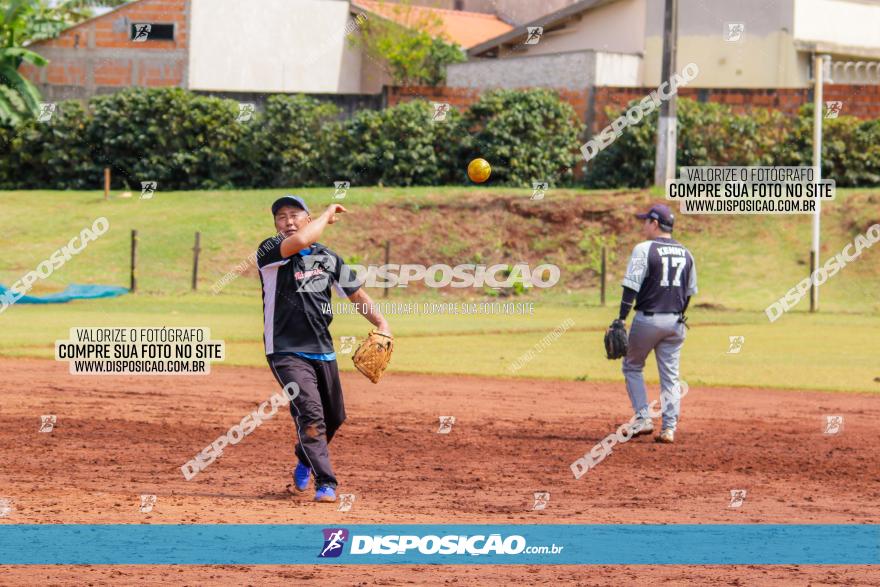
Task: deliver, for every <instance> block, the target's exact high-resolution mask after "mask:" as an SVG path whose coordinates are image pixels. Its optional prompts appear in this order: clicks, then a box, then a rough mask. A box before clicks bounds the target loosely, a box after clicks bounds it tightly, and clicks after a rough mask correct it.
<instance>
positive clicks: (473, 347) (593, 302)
mask: <svg viewBox="0 0 880 587" xmlns="http://www.w3.org/2000/svg"><path fill="white" fill-rule="evenodd" d="M281 193H283V191H282V190H260V191H250V192H245V193H241V192H234V193H233V192H178V193H159V192H157V194H156V197H155V198H154V199H152V200H139V199H137V197H135V198H132V199H118V198H115V199H112V200H111V201H109V202H104V201H103V199H102V196H101V194H99V193H97V192H88V193H83V192H0V234H2V235H3V236H2V242H3V255H2V258H0V283H2V284H4V285H7V286H9V285H10V284H11V283H12V282H14V281H15V280H17V279H19V278H20V277H21V276H22V275H23V274H25V273H26V272H27V271H29V270H31V269H33V268H34V267H35V266H36V265H37V264H38V263H39V262H40V261H42V260H43V259H45V258H47V257H48V256H49V255H50V254H51V253H52V252H53V251H54V250H55V249H57V248H58V247H59V246H61V245H62V244H64V243H66V242H67V241H68V240H69V239H70V238H71V236H73V235H74V234H76V233H78V232H79V230H81V229H82V228H83V227H85V226H88V225H90V224H91V222H92V221H93V220H94V219H95V218H97V217H99V216H106V217H107V218H108V219H109V220H110V225H111V229H110V231H109V232H108V233H107V234H106V235H105V236H103V237H101V238H100V239H99V240H98V241H97V242H95V243H92V244H90V245H89V246H88V247H87V248H86V249H85V250H84V251H83V252H82V253H81V254H80V255H79V256H77V257H75V258H74V259H72V260H71V261H70V262H69V263H67V264H66V265H65V266H64V267H62V268H61V269H60V270H58V271H56V272H55V273H54V274H53V275H52V276H51V277H50V279H48V280H47V281H46V282H43V283H39V284H38V286H37V287H35V288H34V290H33V292H32V293H35V294H38V293H45V292H49V291H58V290H60V289H62V288H63V287H64V286H65V285H66V284H68V283H102V284H112V285H127V284H128V256H129V249H128V246H129V245H128V242H129V232H130V230H131V229H132V228H137V229H138V231H139V233H140V250H139V257H140V269H139V284H140V288H139V289H140V291H139V293H137V294H135V295H128V296H123V297H121V298H116V299H112V300H97V301H79V302H73V303H70V304H59V305H45V306H35V305H17V306H15V307H12V308H10V309H9V310H7V311H6V312H4V313H3V314H0V325H2V328H0V355H3V356H10V357H17V356H33V357H45V358H50V357H52V356H53V348H54V346H53V343H54V341H55V340H57V339H63V338H67V335H68V329H69V328H70V327H75V326H138V325H141V326H163V325H168V326H172V325H176V326H207V327H210V328H211V329H212V337H213V338H215V339H217V338H219V339H223V340H225V341H226V346H227V356H228V358H227V361H225V364H229V365H263V364H264V361H265V359H264V357H263V355H262V353H261V344H262V322H261V311H260V300H259V284H258V281H257V280H256V277H255V275H254V274H245V275H243V276H241V277H239V278H237V279H236V280H235V281H234V282H233V283H231V284H230V285H229V286H228V287H226V288H225V289H223V291H221V292H220V293H219V294H218V295H213V294H212V293H211V291H210V288H211V285H212V284H213V283H215V282H216V281H217V280H218V279H220V278H221V277H222V276H223V275H224V274H225V273H226V272H228V271H231V270H233V269H234V268H235V266H236V265H237V264H238V263H240V262H241V261H242V260H244V259H245V258H246V257H247V255H248V254H250V252H251V251H253V250H254V248H255V247H256V245H257V244H258V243H259V242H260V240H262V239H263V238H265V237H267V236H269V235H271V233H272V225H271V219H270V218H269V215H268V214H267V212H266V210H267V209H268V206H269V204H270V203H271V201H272V200H273V199H274V198H276V197H277V196H278V195H280V194H281ZM296 193H300V194H303V195H304V196H305V197H306V198H307V200H308V201H309V202H310V204H311V205H312V207H313V208H319V206H322V205H323V204H326V203H329V202H330V197H331V195H332V190H326V189H322V190H317V189H311V190H297V192H296ZM864 193H865V192H864V190H862V191H860V192H853V191H842V192H841V193H839V194H838V200H837V201H835V202H834V203H833V204H831V205H828V206H827V214H826V216H825V217H823V223H824V224H823V238H824V239H825V240H824V243H825V247H823V252H825V254H826V255H827V254H833V253H835V252H837V251H839V250H840V249H841V248H842V247H843V245H844V244H846V243H847V242H849V241H851V240H852V235H853V232H852V229H851V227H849V226H848V224H847V222H848V221H849V220H850V219H851V218H852V217H854V216H858V215H859V214H862V216H864V214H863V212H862V211H861V209H860V200H859V198H861V197H862V196H863V194H864ZM475 194H477V195H479V196H484V197H491V196H493V195H506V196H510V195H512V194H513V195H522V196H523V198H524V199H526V200H527V199H528V196H529V192H527V191H525V190H508V189H491V190H490V189H464V188H415V189H403V188H387V189H380V188H372V189H353V190H351V191H350V192H349V194H348V196H347V198H346V200H345V205H346V206H348V207H350V208H351V209H352V215H351V216H349V217H347V218H346V219H345V222H344V223H343V224H340V225H338V226H342V227H345V228H346V229H348V230H347V232H345V233H342V232H341V229H339V234H335V233H334V232H332V231H333V230H336V229H337V227H331V229H330V230H329V231H328V235H327V236H328V238H327V239H322V240H324V241H325V242H327V243H328V244H329V245H330V246H331V247H334V248H336V247H338V250H339V251H340V253H342V254H343V255H344V256H347V255H346V252H347V251H348V249H347V247H346V246H345V245H349V246H353V245H350V243H352V242H355V241H357V242H376V241H377V240H379V239H381V238H383V237H384V235H388V234H392V235H393V234H394V231H395V227H390V226H384V225H370V226H360V225H358V223H357V217H358V213H359V212H363V211H366V210H369V209H370V208H375V207H377V206H388V205H394V204H397V205H400V204H406V205H413V203H415V204H418V202H419V201H420V199H425V200H431V199H433V200H432V201H434V202H436V201H437V199H438V198H439V199H440V200H443V201H448V202H450V203H455V202H466V201H468V200H469V199H471V198H473V197H474V195H475ZM613 197H614V196H611V195H609V193H608V192H586V191H578V190H571V191H566V192H561V193H559V194H556V195H554V196H553V197H550V196H548V199H547V200H545V202H543V205H546V206H560V207H563V208H564V206H565V205H566V202H569V201H573V200H574V199H577V198H602V199H604V200H611V198H613ZM645 198H647V194H645ZM655 198H656V196H655ZM604 200H603V201H604ZM612 201H613V200H612ZM444 213H446V212H444ZM448 213H449V214H453V213H455V214H458V213H461V214H466V213H467V212H466V211H465V212H461V211H456V210H452V211H451V212H448ZM866 213H868V214H870V213H872V212H870V211H869V212H866ZM466 220H467V219H466V217H463V218H462V221H466ZM691 222H693V224H688V223H691ZM682 225H683V229H682V230H681V235H680V238H681V239H682V240H683V241H684V242H685V243H686V244H687V245H688V246H689V247H690V248H691V249H692V250H693V251H694V254H695V256H696V258H697V261H698V270H699V279H700V294H699V296H698V297H697V298H696V300H695V303H700V304H711V306H710V307H699V306H698V307H696V308H694V309H693V310H692V311H690V312H689V316H690V323H691V324H692V325H693V328H692V329H691V330H690V331H689V334H688V343H687V344H686V346H685V351H684V354H683V361H682V375H683V378H684V379H686V380H687V381H688V382H689V383H690V384H691V385H692V386H693V385H700V384H704V385H732V386H767V387H780V388H792V389H825V390H850V391H852V390H860V391H880V382H877V381H875V378H880V361H878V359H877V352H876V349H877V343H876V333H877V332H878V328H880V317H878V315H877V310H878V309H880V307H878V302H877V295H876V291H878V286H880V250H873V249H868V250H866V251H865V252H864V253H863V254H862V256H861V257H860V258H859V260H858V261H856V262H854V263H852V264H851V265H849V266H847V267H846V268H845V269H843V270H842V271H841V272H840V273H839V274H838V275H837V276H836V277H834V278H833V279H832V280H830V281H829V282H827V283H826V284H825V285H823V286H822V289H821V300H822V312H821V313H819V314H813V315H811V314H809V313H808V312H807V309H808V300H806V299H804V300H803V301H802V302H801V303H800V304H799V306H798V307H797V309H796V311H794V312H789V313H788V314H786V315H784V316H783V317H782V318H781V319H779V320H778V321H777V322H775V323H772V324H771V323H769V322H768V320H767V319H766V317H765V316H764V314H763V308H764V307H766V306H767V305H768V304H769V303H770V302H772V301H774V300H775V299H777V298H778V297H780V296H782V295H783V294H784V293H785V292H786V291H787V290H788V289H790V288H791V287H793V286H794V285H795V284H796V283H797V282H798V281H799V280H800V279H802V278H803V276H805V275H806V273H807V268H806V266H805V265H803V264H802V260H803V258H804V256H805V253H806V252H807V251H808V243H809V218H808V217H776V218H773V217H764V216H750V217H727V219H724V220H723V221H721V220H717V219H713V221H712V222H711V223H708V224H697V223H696V222H695V221H692V220H690V219H687V218H686V219H684V220H683V221H682ZM688 227H689V228H690V230H688ZM635 228H636V227H635V226H634V227H633V229H634V230H635ZM195 230H199V231H201V233H202V246H203V251H202V264H201V279H200V289H201V291H200V292H199V293H192V292H190V291H188V290H189V279H190V274H189V272H190V265H191V262H192V256H191V255H192V253H191V250H190V249H191V247H192V238H193V232H194V231H195ZM343 234H344V237H343ZM449 237H450V235H449V234H448V233H442V234H437V235H436V238H437V239H438V240H440V241H442V240H443V239H448V238H449ZM443 244H444V243H442V242H441V243H440V245H441V246H442V245H443ZM826 251H827V252H826ZM353 252H354V253H355V254H362V252H361V251H353ZM625 254H626V251H625V249H624V250H622V251H621V252H620V256H625ZM462 262H468V261H466V260H463V261H462ZM562 270H563V272H564V271H565V267H564V266H563V267H562ZM618 275H619V273H618ZM612 276H613V272H612ZM618 280H619V277H618V278H615V279H613V280H612V282H611V285H610V286H609V296H608V305H607V306H606V307H604V308H603V307H601V306H599V305H598V292H597V290H596V288H595V287H593V286H587V287H584V288H582V289H578V290H569V289H567V288H565V287H558V288H554V289H552V290H549V291H547V292H532V293H529V294H527V295H524V296H518V297H516V298H508V299H505V300H492V299H491V298H488V297H485V296H483V295H482V292H475V293H474V294H473V295H472V296H471V297H470V298H468V299H467V300H466V299H464V298H462V297H453V296H442V295H441V294H439V293H437V292H430V293H426V294H408V293H407V292H406V291H404V290H400V289H394V290H392V291H391V292H390V296H389V297H388V298H380V297H379V296H381V294H380V293H378V292H373V296H374V298H376V299H377V301H378V300H380V299H381V301H391V302H413V301H432V302H436V301H440V300H442V301H446V302H465V301H500V302H507V301H516V302H534V307H535V313H534V315H526V316H522V315H514V316H499V315H483V316H472V315H471V316H461V315H460V316H450V315H431V316H424V315H400V316H394V315H392V316H390V317H389V319H390V322H391V324H392V327H393V329H394V331H395V334H396V335H397V336H398V339H397V342H396V352H395V356H394V362H393V364H392V365H393V366H392V369H394V370H396V371H413V372H428V373H441V374H442V373H465V374H477V375H492V376H516V377H535V378H548V379H551V378H564V379H576V378H577V379H582V380H620V378H621V375H620V372H619V369H620V363H619V362H612V361H608V360H606V359H605V358H604V354H603V351H602V345H601V331H602V330H604V328H605V327H606V326H607V324H608V322H609V321H610V320H611V318H613V317H614V315H615V314H616V307H617V302H618V300H619V288H618V286H617V283H618ZM567 319H571V320H573V321H574V326H573V327H572V328H571V329H569V330H568V331H567V332H565V333H564V334H563V335H562V336H561V337H560V338H559V339H558V340H557V341H556V342H555V343H553V344H552V345H550V346H549V347H548V348H546V349H545V350H543V351H542V352H540V353H538V354H537V356H536V357H535V358H534V359H533V360H532V361H530V362H528V363H527V364H525V365H524V366H523V367H522V368H521V369H519V370H518V371H516V372H515V373H514V374H511V373H510V371H509V366H510V365H511V364H512V363H513V362H514V361H515V360H516V359H517V358H518V357H519V356H520V355H522V354H523V353H525V352H527V351H528V350H529V349H532V348H534V347H535V345H537V344H538V343H539V342H540V340H541V339H542V338H543V337H544V336H545V335H547V334H548V333H550V332H551V331H552V330H553V329H554V328H556V327H557V326H559V325H560V324H561V323H562V322H563V321H565V320H567ZM367 327H368V324H367V323H366V322H365V321H364V320H363V319H362V318H360V317H357V316H350V315H342V316H338V317H337V318H336V320H335V321H334V324H333V334H334V336H335V337H337V340H338V337H339V336H343V335H356V336H359V337H360V336H362V335H363V334H364V333H365V332H366V330H367ZM734 335H743V336H745V337H746V341H745V345H744V347H743V350H742V352H740V353H739V354H727V350H728V337H729V336H734ZM340 365H341V366H342V368H343V369H349V368H350V365H351V362H350V360H349V359H348V358H347V357H341V360H340ZM221 368H222V367H221ZM646 373H647V375H648V378H649V380H651V381H656V380H657V376H656V369H655V367H654V365H653V363H651V364H649V366H648V368H647V370H646Z"/></svg>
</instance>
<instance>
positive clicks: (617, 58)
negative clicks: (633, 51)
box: [595, 52, 642, 87]
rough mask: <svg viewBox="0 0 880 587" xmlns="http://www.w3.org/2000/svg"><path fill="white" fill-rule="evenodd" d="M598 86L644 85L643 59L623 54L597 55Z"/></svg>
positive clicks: (596, 82) (596, 83) (600, 53)
mask: <svg viewBox="0 0 880 587" xmlns="http://www.w3.org/2000/svg"><path fill="white" fill-rule="evenodd" d="M595 85H597V86H623V87H637V86H640V85H642V58H641V57H640V56H638V55H624V54H622V53H602V52H599V53H596V81H595Z"/></svg>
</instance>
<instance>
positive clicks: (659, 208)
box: [636, 204, 675, 232]
mask: <svg viewBox="0 0 880 587" xmlns="http://www.w3.org/2000/svg"><path fill="white" fill-rule="evenodd" d="M636 218H638V219H639V220H647V219H648V218H650V219H651V220H656V221H657V224H659V225H660V228H662V229H663V230H665V231H667V232H671V231H672V226H673V225H674V224H675V214H673V213H672V210H670V209H669V206H667V205H665V204H654V205H653V206H651V209H650V210H648V211H647V212H645V213H644V214H636Z"/></svg>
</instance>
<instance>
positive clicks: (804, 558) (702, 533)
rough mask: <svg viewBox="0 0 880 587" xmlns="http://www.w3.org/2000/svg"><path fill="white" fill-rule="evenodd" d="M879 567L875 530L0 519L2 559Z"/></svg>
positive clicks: (870, 527)
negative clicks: (22, 521)
mask: <svg viewBox="0 0 880 587" xmlns="http://www.w3.org/2000/svg"><path fill="white" fill-rule="evenodd" d="M322 563H324V564H326V563H330V564H367V565H375V564H469V565H472V564H491V565H496V564H515V565H522V564H529V565H534V564H554V565H598V564H602V565H648V564H651V565H734V564H736V565H747V564H748V565H876V564H880V526H877V525H794V524H792V525H787V524H687V525H632V524H621V525H611V524H589V525H576V524H571V525H568V524H547V525H543V524H542V525H537V524H529V525H484V524H469V525H432V524H413V525H398V524H371V525H355V524H351V525H345V526H327V525H279V524H265V525H263V524H192V525H131V524H113V525H69V524H28V525H17V524H3V525H0V564H4V565H12V564H94V565H100V564H106V565H218V564H236V565H298V564H322Z"/></svg>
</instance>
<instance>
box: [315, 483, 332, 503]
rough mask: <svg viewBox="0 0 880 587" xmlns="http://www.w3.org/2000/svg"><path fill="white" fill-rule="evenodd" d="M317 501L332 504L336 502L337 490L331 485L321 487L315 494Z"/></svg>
mask: <svg viewBox="0 0 880 587" xmlns="http://www.w3.org/2000/svg"><path fill="white" fill-rule="evenodd" d="M315 501H326V502H329V503H332V502H334V501H336V490H335V489H333V488H332V487H330V486H329V485H321V486H320V487H318V491H316V492H315Z"/></svg>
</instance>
